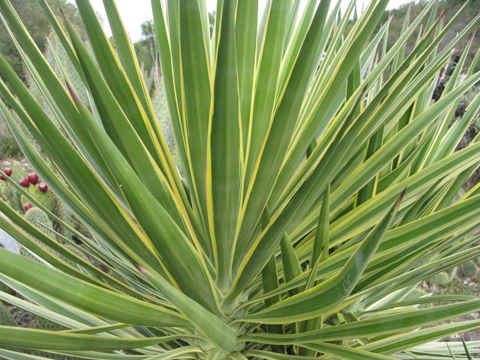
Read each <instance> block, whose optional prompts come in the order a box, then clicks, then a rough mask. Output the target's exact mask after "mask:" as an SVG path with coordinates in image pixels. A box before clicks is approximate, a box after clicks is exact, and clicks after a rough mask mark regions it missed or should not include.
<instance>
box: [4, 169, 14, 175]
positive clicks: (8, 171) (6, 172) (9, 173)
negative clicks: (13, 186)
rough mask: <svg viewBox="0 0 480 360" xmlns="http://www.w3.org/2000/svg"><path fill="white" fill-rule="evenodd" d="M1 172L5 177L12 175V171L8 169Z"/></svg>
mask: <svg viewBox="0 0 480 360" xmlns="http://www.w3.org/2000/svg"><path fill="white" fill-rule="evenodd" d="M3 172H4V173H5V175H7V176H10V175H12V169H10V168H5V170H3Z"/></svg>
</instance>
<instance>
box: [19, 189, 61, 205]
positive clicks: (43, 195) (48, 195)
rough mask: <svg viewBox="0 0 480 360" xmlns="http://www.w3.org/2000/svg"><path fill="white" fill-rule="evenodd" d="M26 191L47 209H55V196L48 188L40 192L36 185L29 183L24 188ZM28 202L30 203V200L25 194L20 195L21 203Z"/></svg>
mask: <svg viewBox="0 0 480 360" xmlns="http://www.w3.org/2000/svg"><path fill="white" fill-rule="evenodd" d="M26 192H27V193H29V194H30V195H31V196H32V197H33V198H34V199H35V200H37V201H38V202H39V203H40V204H42V205H43V206H45V207H46V208H47V209H48V210H49V211H53V210H55V207H56V206H57V198H56V196H55V195H54V194H53V192H52V191H51V190H50V189H48V190H47V191H46V192H41V191H40V189H39V188H38V185H30V186H29V187H28V188H27V189H26ZM28 203H30V200H29V199H28V198H27V197H26V196H24V195H22V204H23V205H25V204H28Z"/></svg>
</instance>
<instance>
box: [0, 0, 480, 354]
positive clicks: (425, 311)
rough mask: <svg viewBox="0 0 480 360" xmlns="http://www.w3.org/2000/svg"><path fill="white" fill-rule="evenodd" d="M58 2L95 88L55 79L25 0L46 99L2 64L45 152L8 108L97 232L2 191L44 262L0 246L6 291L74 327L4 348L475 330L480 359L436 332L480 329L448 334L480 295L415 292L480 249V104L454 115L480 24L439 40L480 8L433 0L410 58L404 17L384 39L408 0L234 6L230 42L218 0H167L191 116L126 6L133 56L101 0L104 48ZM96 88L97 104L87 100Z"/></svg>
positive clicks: (28, 150) (161, 8) (278, 345)
mask: <svg viewBox="0 0 480 360" xmlns="http://www.w3.org/2000/svg"><path fill="white" fill-rule="evenodd" d="M39 3H40V4H41V6H42V8H43V9H44V10H45V12H46V14H47V15H48V17H49V18H50V20H51V22H52V25H53V28H54V30H55V32H56V34H57V36H58V39H59V41H60V42H61V44H62V45H63V47H64V49H65V51H66V54H67V55H68V57H69V61H70V62H71V63H72V64H73V66H74V68H75V70H76V72H77V74H78V76H79V78H80V79H81V81H79V82H77V83H76V84H72V82H71V81H70V79H69V76H68V74H67V72H65V71H63V72H61V73H60V75H58V74H56V73H55V72H54V71H53V69H52V68H51V67H50V66H49V65H48V62H47V61H46V59H45V58H44V57H43V55H42V53H41V52H40V51H39V50H38V48H37V47H36V46H35V44H34V42H33V41H32V39H31V37H30V36H29V35H28V33H27V32H26V30H25V28H24V26H23V25H22V22H21V20H20V19H19V18H18V17H17V15H16V14H15V11H14V9H13V7H12V6H11V4H10V3H9V1H8V0H2V1H0V10H1V11H2V13H3V16H2V20H3V21H4V23H5V25H6V26H7V27H8V28H9V30H10V31H11V33H12V37H13V39H14V41H15V43H16V44H17V45H18V51H19V53H20V54H21V56H22V57H23V59H24V61H25V64H26V67H27V69H28V71H29V72H30V76H31V79H33V80H34V81H35V83H36V85H37V86H38V89H40V91H41V96H42V99H40V100H39V99H37V98H35V97H34V96H32V94H31V92H30V91H29V89H28V88H27V87H26V86H25V85H24V84H23V82H22V81H21V80H20V79H19V78H18V77H17V75H16V74H15V73H14V71H13V70H12V69H11V68H10V67H9V66H8V64H7V62H6V61H5V59H4V58H3V57H2V56H0V70H1V72H2V74H3V76H4V78H5V79H6V80H7V82H8V84H9V87H7V85H6V84H5V83H4V82H3V81H0V91H1V93H2V95H3V96H4V98H5V100H6V102H7V103H8V104H9V106H10V107H11V108H13V110H14V111H15V113H16V114H17V115H18V117H19V118H20V119H21V121H22V122H23V124H24V125H25V127H26V128H27V129H28V131H29V132H30V133H31V135H32V136H33V137H34V138H35V140H36V143H38V145H39V146H40V148H41V149H42V152H43V154H42V155H40V154H39V153H38V152H37V150H36V149H35V147H34V146H33V145H32V144H31V142H29V140H28V138H27V137H26V135H25V134H24V133H23V132H22V130H21V128H20V127H19V126H18V125H17V122H16V121H15V120H14V119H13V117H12V115H11V113H10V110H9V108H7V105H6V104H4V103H3V102H0V108H1V111H2V113H3V115H4V116H5V118H6V119H7V121H8V123H9V126H10V127H11V129H12V132H13V133H14V135H15V137H16V139H17V140H18V142H19V144H20V146H21V147H22V149H23V152H24V154H25V155H26V156H27V158H28V159H29V161H30V163H31V164H32V166H33V167H34V168H35V170H36V171H37V173H38V174H39V176H40V178H41V179H42V180H43V181H45V183H47V185H48V186H49V188H50V189H52V190H53V191H54V192H55V194H56V196H57V197H58V198H59V200H60V201H61V202H62V203H63V204H64V206H66V207H67V208H68V209H69V210H70V211H71V212H72V213H73V214H74V215H75V216H76V217H77V218H78V219H79V221H81V222H82V223H83V224H84V225H85V226H86V227H87V228H88V229H89V231H90V232H91V234H92V236H91V237H87V236H85V235H84V234H82V233H81V232H78V231H77V230H76V229H75V228H72V227H71V226H69V224H68V223H66V222H63V221H62V220H61V219H58V218H57V217H56V216H55V215H54V214H53V213H51V212H49V211H48V210H47V209H45V208H44V207H42V205H41V204H40V203H38V202H37V201H35V199H34V198H31V197H29V194H28V193H26V192H25V191H23V189H22V187H20V186H18V184H16V183H15V182H13V181H12V180H11V179H10V178H9V177H8V176H6V175H5V174H4V173H3V172H2V171H0V174H2V175H3V176H4V177H6V179H7V180H8V181H9V182H10V183H11V184H12V186H14V187H15V188H16V189H17V190H18V191H20V192H22V193H23V194H24V196H26V197H27V198H30V199H31V201H32V204H33V205H34V206H37V207H39V208H40V209H43V210H44V211H45V213H47V214H48V216H49V217H50V218H51V219H52V220H54V221H56V222H58V223H60V224H61V225H62V226H63V227H64V228H65V229H67V230H68V231H70V232H71V233H72V234H74V235H75V236H76V237H77V238H78V239H80V240H81V241H82V242H83V244H84V246H82V247H80V246H78V245H76V244H75V243H74V242H72V241H71V240H70V239H68V238H65V237H63V238H62V241H58V242H57V240H58V239H53V238H52V237H51V236H48V235H46V233H44V232H42V231H41V228H40V227H37V226H34V225H32V224H31V223H29V222H28V221H26V220H25V219H24V217H23V216H21V215H20V214H18V213H17V212H15V211H14V210H13V209H12V208H10V207H9V206H8V205H7V204H6V203H5V202H0V211H1V212H2V213H3V214H4V215H5V217H0V227H1V228H3V229H4V230H5V231H7V232H8V233H9V234H10V235H11V236H13V237H14V238H15V239H17V240H18V241H19V242H20V244H21V245H22V246H23V247H25V248H26V249H28V250H29V251H30V252H31V253H34V254H35V258H34V259H36V260H37V261H34V260H30V259H27V258H25V257H22V256H20V255H16V254H13V253H11V252H8V251H6V250H3V249H0V281H2V282H3V283H5V284H6V285H8V287H10V288H12V289H14V290H15V291H16V292H17V293H18V294H21V295H22V297H16V296H13V295H11V294H9V293H8V292H4V291H2V292H0V299H1V300H3V301H4V302H6V303H10V304H13V305H14V306H16V307H18V308H22V309H24V310H25V311H27V312H30V313H32V314H35V315H37V316H39V317H41V318H43V319H46V320H49V321H50V322H53V323H54V324H56V325H57V327H55V328H50V330H41V329H33V328H24V327H14V326H0V345H1V346H3V347H4V348H2V349H0V357H2V358H6V359H40V358H45V357H54V356H55V357H59V356H60V358H62V357H63V356H67V357H70V358H72V357H77V358H85V359H130V358H131V359H151V360H153V359H183V358H192V359H217V360H221V359H226V358H229V359H236V360H238V359H246V358H248V359H254V358H255V359H302V358H305V359H309V358H316V357H320V358H324V359H327V358H338V359H392V358H400V359H414V358H415V359H439V358H446V357H451V356H456V358H457V359H461V358H466V357H462V356H467V357H471V355H470V353H472V354H473V353H475V351H476V350H475V348H474V347H475V346H476V345H478V344H477V343H470V344H468V343H466V346H468V348H469V349H470V353H468V354H466V350H465V349H466V348H467V347H464V346H463V344H462V343H460V342H459V343H457V344H451V345H450V347H447V346H446V345H445V343H438V342H434V341H435V340H438V339H441V338H444V337H446V336H449V335H452V334H456V333H460V332H464V331H467V330H471V329H475V328H478V327H480V320H472V321H463V322H456V323H447V324H446V325H445V324H444V325H438V324H439V323H444V322H446V321H447V320H449V319H453V318H456V317H460V316H463V315H466V314H470V313H472V312H476V311H478V310H480V300H478V299H475V298H473V297H470V296H460V295H451V296H422V294H423V293H422V292H420V295H413V296H412V294H414V293H413V290H414V289H415V287H416V286H417V284H418V283H419V282H420V281H421V280H422V279H430V278H432V277H433V276H434V275H435V274H439V273H442V272H445V270H448V269H451V268H454V267H456V266H458V265H460V264H462V263H463V262H466V261H469V260H472V259H474V258H476V257H478V256H479V254H480V247H478V246H475V245H474V244H475V243H476V241H477V240H478V239H479V238H478V236H475V235H474V232H475V230H476V228H477V226H478V217H479V215H480V194H479V190H478V187H474V188H473V189H471V190H470V191H468V192H467V193H465V194H464V195H463V196H461V197H457V194H458V193H459V190H461V188H462V186H463V184H464V183H465V181H466V179H467V178H468V177H469V176H470V174H471V173H472V172H473V171H474V170H475V169H476V168H477V166H478V165H479V164H480V156H479V151H480V144H478V143H477V142H476V139H475V140H474V141H472V143H471V144H469V145H468V146H467V147H466V148H464V149H462V150H461V151H457V152H455V149H456V146H457V144H458V143H459V142H460V140H461V138H462V135H463V134H464V133H465V131H466V129H467V128H468V126H469V124H470V122H471V121H472V120H473V119H474V118H475V116H476V113H477V111H478V109H479V108H480V96H476V97H475V98H474V99H473V100H472V102H471V103H470V105H469V107H468V108H467V110H466V112H465V114H463V117H462V118H458V119H456V121H455V122H453V124H451V120H452V118H453V117H454V113H455V110H456V107H457V105H458V102H459V100H460V98H461V97H462V95H463V94H464V93H465V92H467V91H468V90H469V89H471V88H472V86H473V85H474V84H475V83H477V82H478V81H479V80H480V73H476V74H474V73H473V68H474V67H475V64H476V62H477V60H478V56H479V55H478V53H477V55H476V57H475V60H474V61H473V63H472V64H471V65H470V66H469V67H466V66H465V59H466V55H467V53H468V51H469V46H470V44H471V42H470V43H469V45H468V47H467V49H465V50H464V52H463V54H462V57H461V59H460V60H459V63H458V65H457V67H456V68H455V70H454V71H453V73H452V74H451V76H450V79H449V81H448V83H447V85H446V86H445V89H444V90H443V92H442V93H441V94H440V95H438V97H437V98H438V100H437V101H434V100H432V97H433V93H434V92H435V90H436V87H437V83H438V79H439V75H440V73H441V72H443V71H445V70H444V69H447V70H448V69H450V67H449V65H448V64H449V59H450V58H451V56H452V54H453V53H454V52H455V46H456V44H457V43H458V41H459V40H460V39H461V38H462V37H464V36H465V35H466V34H469V32H470V30H471V28H472V26H473V25H474V23H475V22H476V21H477V20H478V18H479V17H480V15H479V16H478V17H477V18H476V19H475V20H474V21H473V22H472V23H471V24H469V25H468V26H466V27H465V28H464V29H463V31H462V32H461V33H460V34H458V35H457V36H456V37H455V38H454V39H453V40H452V42H451V43H449V44H448V45H447V46H446V47H445V48H443V49H439V48H438V45H439V43H440V41H441V40H442V39H443V38H444V36H445V34H446V33H447V32H448V31H449V29H450V28H451V26H452V24H453V23H454V22H455V21H456V20H457V19H458V18H459V17H461V16H462V11H463V10H464V9H465V8H466V7H467V6H468V1H467V3H466V4H465V5H464V7H463V8H462V9H461V10H460V11H459V12H458V13H457V14H455V15H454V16H453V18H452V20H451V21H450V22H448V23H444V13H443V12H441V13H439V14H438V11H437V5H436V4H435V2H434V1H431V2H430V3H428V4H426V6H425V8H424V10H423V11H422V12H421V13H420V15H419V16H418V17H417V18H416V19H409V18H408V16H407V18H406V19H405V22H404V27H403V30H402V33H401V36H400V37H399V38H398V41H397V42H396V43H395V44H394V45H393V46H392V47H391V48H390V49H387V47H386V38H387V35H388V26H389V22H387V23H385V24H383V26H382V27H381V28H380V30H379V31H378V32H377V33H374V31H375V29H376V26H377V23H378V22H379V19H380V18H381V16H382V14H383V12H384V11H385V7H386V5H387V3H388V0H378V1H377V0H374V1H372V2H371V3H370V4H369V5H368V6H367V7H366V9H365V10H364V11H363V13H362V14H361V15H359V16H357V14H356V10H354V9H355V1H354V0H352V1H351V3H350V4H349V6H348V9H347V10H346V12H345V13H344V14H343V16H341V14H340V2H337V4H336V5H334V6H333V8H331V6H330V0H320V1H318V0H309V1H307V2H306V5H305V8H303V9H302V8H301V6H300V1H296V0H295V1H287V0H269V1H267V5H266V9H265V11H263V12H261V14H263V15H261V16H260V17H258V14H259V3H258V1H257V0H238V1H235V0H219V1H218V4H217V9H216V18H215V26H214V29H213V32H212V35H210V29H209V21H208V14H207V9H206V2H205V0H188V1H186V0H185V1H162V0H152V8H153V14H154V21H155V31H156V43H157V44H158V46H159V54H160V63H161V74H162V84H160V89H164V91H165V94H166V102H167V104H168V118H167V117H162V116H160V115H159V113H158V112H157V113H156V112H155V110H154V106H153V105H152V100H151V98H150V96H149V91H148V89H147V87H146V85H145V82H144V79H143V76H142V72H141V68H140V66H139V64H138V63H137V61H136V58H135V54H134V52H133V47H132V45H131V43H130V41H129V38H128V35H127V33H126V31H125V29H124V28H123V25H122V21H121V18H120V15H119V13H118V11H117V8H116V5H115V2H114V0H104V5H105V8H106V12H107V15H108V20H109V23H110V26H111V28H112V32H113V38H114V41H115V45H116V50H113V48H112V46H111V44H110V42H109V40H108V38H107V37H106V36H105V34H104V32H103V30H102V27H101V24H100V22H99V20H98V18H97V16H96V14H95V12H94V10H93V8H92V6H91V5H90V3H89V1H88V0H77V6H78V9H79V12H80V14H81V16H82V19H83V21H84V23H85V28H86V29H87V32H88V36H89V39H90V42H89V46H90V45H91V47H92V48H93V51H94V54H95V60H94V59H92V57H91V56H90V55H89V52H88V51H87V49H86V47H85V44H84V43H83V42H82V41H81V39H80V38H79V36H78V34H77V33H76V31H75V29H74V28H73V27H72V25H71V24H70V22H69V21H68V19H67V18H65V17H63V20H59V19H57V17H56V15H58V14H56V9H54V11H52V9H50V8H49V6H48V4H47V2H46V0H39ZM352 13H355V14H354V15H353V17H352V16H351V14H352ZM347 27H349V28H351V29H350V31H346V29H347ZM418 29H419V32H418V38H417V42H416V45H415V48H414V49H413V50H412V52H411V53H410V54H408V55H407V54H405V43H406V41H407V39H408V38H409V37H410V36H412V34H413V32H414V31H415V30H418ZM64 31H65V32H64ZM60 65H61V64H60ZM59 68H60V69H61V68H62V67H61V66H60V67H59ZM9 89H11V90H9ZM85 89H86V95H87V96H86V98H87V99H88V103H85V101H82V100H81V98H80V96H77V93H80V92H82V93H85ZM162 91H163V90H162ZM44 103H47V104H48V105H49V107H50V109H49V111H48V112H47V111H46V110H45V109H44V107H42V105H44ZM55 124H60V125H61V126H60V128H59V127H57V126H56V125H55ZM160 124H163V125H160ZM168 126H170V127H171V129H172V131H173V135H174V140H175V143H174V144H173V145H174V146H172V141H173V140H171V141H170V140H168V139H166V138H165V136H164V132H165V133H167V132H166V131H165V130H166V129H165V127H168ZM169 145H170V146H169ZM171 150H172V151H171ZM172 152H173V153H174V154H172ZM43 156H46V157H48V160H49V161H48V162H46V161H45V160H44V157H43ZM174 158H175V159H178V160H175V161H174V160H173V159H174ZM7 218H8V219H9V220H10V221H9V220H7ZM57 237H60V238H61V235H60V234H57ZM30 252H29V253H30ZM417 294H418V293H417ZM24 299H28V300H30V301H27V300H24ZM440 302H441V303H443V305H440V306H430V305H438V303H440ZM432 325H438V326H432ZM120 350H135V351H133V352H132V351H129V352H121V351H120ZM34 351H37V352H34ZM38 351H41V352H40V353H39V352H38ZM32 354H36V355H32ZM464 354H465V355H464Z"/></svg>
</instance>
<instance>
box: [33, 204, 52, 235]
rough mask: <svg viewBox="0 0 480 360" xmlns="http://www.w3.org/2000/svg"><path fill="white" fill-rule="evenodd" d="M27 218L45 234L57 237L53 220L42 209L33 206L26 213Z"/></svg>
mask: <svg viewBox="0 0 480 360" xmlns="http://www.w3.org/2000/svg"><path fill="white" fill-rule="evenodd" d="M25 220H27V221H28V222H29V223H31V224H32V225H34V226H35V227H36V228H37V229H39V230H40V231H41V232H43V233H45V235H47V236H49V237H51V238H52V239H55V238H56V235H55V231H54V230H53V226H52V222H51V221H50V219H49V218H48V216H47V214H45V213H44V212H43V211H42V210H41V209H39V208H36V207H33V208H31V209H30V210H28V211H27V212H26V213H25Z"/></svg>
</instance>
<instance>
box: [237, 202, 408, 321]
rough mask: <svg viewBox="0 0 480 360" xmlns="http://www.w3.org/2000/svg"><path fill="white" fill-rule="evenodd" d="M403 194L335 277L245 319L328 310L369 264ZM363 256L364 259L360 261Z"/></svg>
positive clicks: (303, 315)
mask: <svg viewBox="0 0 480 360" xmlns="http://www.w3.org/2000/svg"><path fill="white" fill-rule="evenodd" d="M402 198H403V194H402V195H400V197H399V198H398V199H397V201H396V202H395V204H393V205H392V207H391V208H390V209H389V210H388V211H387V213H386V215H385V216H384V218H383V219H382V221H381V222H379V224H378V225H377V226H376V227H375V228H374V229H373V230H372V231H371V232H370V234H369V236H367V238H366V239H365V240H364V241H363V243H362V244H361V246H360V247H359V248H358V249H357V250H356V252H355V253H354V254H353V255H352V257H351V258H350V259H349V261H348V262H347V264H346V265H345V266H344V268H343V269H342V270H341V271H340V272H339V273H338V274H337V275H336V276H334V277H333V278H331V279H330V280H327V281H326V282H324V283H321V284H319V285H317V286H315V287H314V288H312V289H311V290H307V291H305V292H303V293H301V294H298V295H296V296H294V297H291V298H288V299H286V300H283V301H280V302H279V303H277V304H275V305H273V306H271V307H270V308H268V309H265V310H262V311H260V312H258V313H255V314H252V315H249V316H247V317H245V318H244V320H249V321H254V322H261V323H267V324H281V323H283V322H287V321H299V320H306V319H311V318H313V317H315V316H319V315H322V314H325V313H326V312H327V311H329V310H331V309H333V308H335V307H336V306H337V305H339V304H340V302H342V301H343V300H344V299H346V298H347V297H348V295H349V294H350V292H351V291H352V290H353V288H354V286H355V284H356V283H357V281H358V279H359V278H360V276H361V275H362V273H363V270H364V269H365V268H366V266H367V264H368V262H369V259H370V258H371V257H372V256H373V254H374V253H375V251H376V249H377V248H378V245H379V244H380V242H381V241H382V239H383V237H384V236H385V233H386V232H387V230H388V228H389V226H390V224H391V221H392V219H393V218H394V217H395V214H396V212H397V209H398V207H399V206H400V202H401V201H402ZM360 259H361V261H360Z"/></svg>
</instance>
